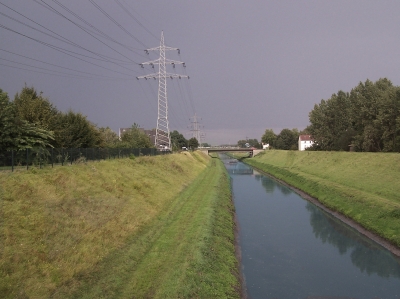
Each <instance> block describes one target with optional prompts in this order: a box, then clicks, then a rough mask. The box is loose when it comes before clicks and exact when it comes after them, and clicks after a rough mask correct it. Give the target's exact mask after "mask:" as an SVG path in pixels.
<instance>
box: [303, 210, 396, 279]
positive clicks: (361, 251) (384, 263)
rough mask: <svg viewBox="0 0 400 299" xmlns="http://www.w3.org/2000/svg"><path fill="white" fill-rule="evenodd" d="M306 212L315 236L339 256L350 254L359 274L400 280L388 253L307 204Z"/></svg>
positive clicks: (394, 263)
mask: <svg viewBox="0 0 400 299" xmlns="http://www.w3.org/2000/svg"><path fill="white" fill-rule="evenodd" d="M306 209H307V210H308V211H310V224H311V226H312V228H313V233H314V235H315V237H316V238H319V239H321V240H322V242H323V243H325V242H328V243H329V244H331V245H333V246H334V247H336V248H337V249H338V252H339V253H340V254H341V255H343V254H345V253H346V252H347V251H351V253H350V257H351V262H352V263H353V265H355V266H356V267H358V268H359V269H360V270H361V272H364V271H365V272H366V273H367V274H368V275H371V274H372V273H376V274H378V275H379V276H380V277H400V263H399V259H393V256H392V255H391V254H390V253H389V252H388V251H386V250H384V249H383V248H382V247H381V246H379V245H378V244H376V243H375V242H373V241H372V240H369V239H368V238H366V237H365V236H363V235H361V234H360V233H359V232H357V231H355V230H354V229H352V228H351V227H349V226H347V225H344V224H343V223H342V222H340V221H339V220H338V219H336V218H334V217H333V216H331V215H328V214H327V213H325V212H323V211H321V210H320V209H319V208H317V207H316V206H314V205H313V204H311V203H307V205H306Z"/></svg>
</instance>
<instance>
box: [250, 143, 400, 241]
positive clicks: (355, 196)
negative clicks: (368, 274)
mask: <svg viewBox="0 0 400 299" xmlns="http://www.w3.org/2000/svg"><path fill="white" fill-rule="evenodd" d="M246 163H248V164H250V165H253V166H255V167H256V168H259V169H261V170H263V171H265V172H267V173H270V174H272V175H274V176H275V177H277V178H279V179H282V180H284V181H286V182H288V183H289V184H291V185H293V186H295V187H297V188H299V189H301V190H303V191H305V192H306V193H308V194H310V195H311V196H313V197H316V198H317V199H318V200H319V201H320V202H322V203H323V204H324V205H326V206H327V207H329V208H331V209H333V210H335V211H338V212H340V213H342V214H344V215H346V216H348V217H349V218H351V219H353V220H355V221H356V222H358V223H360V224H361V225H362V226H364V227H365V228H366V229H368V230H370V231H372V232H374V233H376V234H378V235H380V236H382V237H383V238H385V239H387V240H388V241H390V242H391V243H393V244H395V245H397V246H398V247H400V154H396V153H351V152H308V151H304V152H299V151H277V150H271V151H265V152H264V153H262V154H260V155H257V156H256V157H254V158H252V159H246Z"/></svg>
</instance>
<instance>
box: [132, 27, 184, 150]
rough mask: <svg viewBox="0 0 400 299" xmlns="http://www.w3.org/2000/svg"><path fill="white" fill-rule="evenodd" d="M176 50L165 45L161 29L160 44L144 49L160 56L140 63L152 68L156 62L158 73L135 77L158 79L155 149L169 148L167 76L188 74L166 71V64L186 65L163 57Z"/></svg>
mask: <svg viewBox="0 0 400 299" xmlns="http://www.w3.org/2000/svg"><path fill="white" fill-rule="evenodd" d="M171 50H177V51H178V54H180V50H179V49H178V48H171V47H166V46H165V44H164V32H163V31H161V41H160V46H159V47H155V48H150V49H146V50H144V51H145V52H146V54H149V51H159V52H160V57H159V58H158V59H156V60H153V61H147V62H143V63H141V64H140V65H141V67H142V68H144V65H150V66H151V67H152V68H154V65H155V64H158V73H153V74H149V75H145V76H139V77H136V78H137V79H138V80H139V79H146V80H147V79H154V80H156V79H158V116H157V129H156V141H155V146H156V148H157V149H160V148H163V149H171V136H170V132H169V124H168V98H167V78H171V79H173V78H178V79H181V78H188V79H189V76H185V75H179V74H172V73H167V67H166V65H167V64H171V65H172V66H173V67H174V68H175V65H177V64H182V65H183V66H184V67H186V65H185V63H184V62H182V61H175V60H171V59H167V58H166V57H165V51H171Z"/></svg>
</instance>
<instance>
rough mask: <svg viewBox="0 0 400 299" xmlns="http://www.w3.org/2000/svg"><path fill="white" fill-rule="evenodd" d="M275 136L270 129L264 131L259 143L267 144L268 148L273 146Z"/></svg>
mask: <svg viewBox="0 0 400 299" xmlns="http://www.w3.org/2000/svg"><path fill="white" fill-rule="evenodd" d="M276 138H277V136H276V134H275V133H274V131H273V130H272V129H266V130H265V132H264V135H262V137H261V142H263V143H264V144H269V145H270V146H275V141H276Z"/></svg>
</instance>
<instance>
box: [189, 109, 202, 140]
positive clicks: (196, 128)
mask: <svg viewBox="0 0 400 299" xmlns="http://www.w3.org/2000/svg"><path fill="white" fill-rule="evenodd" d="M191 123H192V124H191V128H190V131H192V133H193V134H192V135H193V137H194V138H196V139H197V141H198V142H199V146H201V139H202V135H201V131H200V127H201V126H200V124H199V121H198V118H197V114H196V113H195V114H194V116H193V121H192V122H191Z"/></svg>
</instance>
